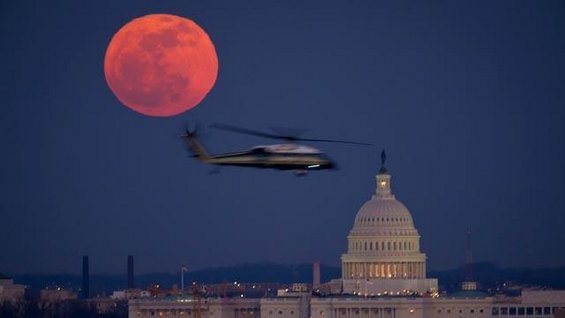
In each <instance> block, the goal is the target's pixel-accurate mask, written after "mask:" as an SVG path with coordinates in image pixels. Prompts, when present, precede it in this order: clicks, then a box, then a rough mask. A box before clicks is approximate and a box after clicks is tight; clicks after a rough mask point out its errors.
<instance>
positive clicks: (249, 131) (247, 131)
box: [208, 123, 289, 139]
mask: <svg viewBox="0 0 565 318" xmlns="http://www.w3.org/2000/svg"><path fill="white" fill-rule="evenodd" d="M208 127H210V128H214V129H220V130H226V131H232V132H236V133H240V134H246V135H252V136H259V137H265V138H271V139H289V138H287V137H285V136H279V135H275V134H269V133H266V132H262V131H257V130H252V129H247V128H241V127H237V126H232V125H227V124H220V123H213V124H210V126H208Z"/></svg>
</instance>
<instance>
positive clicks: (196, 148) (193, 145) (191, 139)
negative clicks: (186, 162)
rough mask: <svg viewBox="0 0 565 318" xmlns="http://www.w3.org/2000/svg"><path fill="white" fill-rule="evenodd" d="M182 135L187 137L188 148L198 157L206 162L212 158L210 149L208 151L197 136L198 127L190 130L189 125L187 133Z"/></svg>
mask: <svg viewBox="0 0 565 318" xmlns="http://www.w3.org/2000/svg"><path fill="white" fill-rule="evenodd" d="M181 137H183V138H185V139H186V143H187V146H188V149H189V150H190V152H192V154H193V156H194V157H195V158H196V159H198V160H200V161H204V162H206V161H208V160H209V159H210V158H211V157H210V155H209V154H208V151H206V149H205V148H204V147H203V146H202V144H200V142H199V141H198V138H197V137H196V129H195V130H194V131H189V130H188V127H187V128H186V130H185V134H184V135H182V136H181Z"/></svg>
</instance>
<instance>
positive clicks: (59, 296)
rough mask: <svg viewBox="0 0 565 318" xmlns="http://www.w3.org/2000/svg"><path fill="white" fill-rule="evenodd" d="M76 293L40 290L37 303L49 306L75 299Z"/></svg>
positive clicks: (58, 289) (52, 289)
mask: <svg viewBox="0 0 565 318" xmlns="http://www.w3.org/2000/svg"><path fill="white" fill-rule="evenodd" d="M77 298H78V296H77V294H76V293H74V292H72V291H70V290H68V289H64V288H49V289H42V290H41V291H40V292H39V301H40V302H41V303H46V304H51V303H56V302H60V301H65V300H73V299H77Z"/></svg>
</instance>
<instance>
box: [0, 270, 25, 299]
mask: <svg viewBox="0 0 565 318" xmlns="http://www.w3.org/2000/svg"><path fill="white" fill-rule="evenodd" d="M25 288H26V287H25V286H24V285H19V284H14V280H13V279H12V278H10V277H8V276H3V275H2V274H0V303H3V302H11V303H14V302H17V301H19V300H21V299H23V298H24V294H25Z"/></svg>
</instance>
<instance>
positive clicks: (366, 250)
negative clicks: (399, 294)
mask: <svg viewBox="0 0 565 318" xmlns="http://www.w3.org/2000/svg"><path fill="white" fill-rule="evenodd" d="M385 159H386V157H385V155H384V151H383V154H382V167H381V169H380V171H379V174H377V176H376V179H377V180H376V181H377V187H376V191H375V194H373V196H372V197H371V199H370V200H369V201H367V202H366V203H365V204H363V206H362V207H361V208H360V209H359V212H357V215H356V217H355V221H354V223H353V228H352V229H351V231H350V232H349V235H348V236H347V241H348V250H347V253H346V254H343V255H342V257H341V260H342V279H359V278H365V279H425V278H426V255H425V254H424V253H421V252H420V235H419V234H418V230H417V229H416V227H415V226H414V221H413V219H412V215H411V214H410V211H409V210H408V209H407V208H406V206H405V205H404V204H402V202H400V201H398V200H396V198H395V196H394V195H393V194H392V191H391V184H390V180H391V175H390V174H389V173H388V171H387V169H386V168H385V165H384V164H385Z"/></svg>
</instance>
